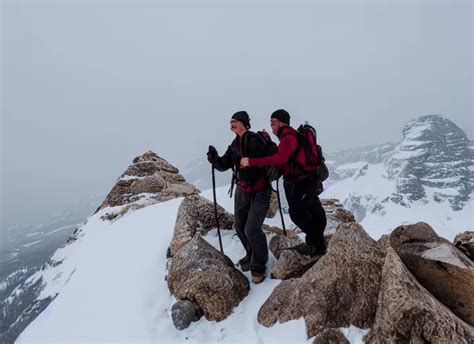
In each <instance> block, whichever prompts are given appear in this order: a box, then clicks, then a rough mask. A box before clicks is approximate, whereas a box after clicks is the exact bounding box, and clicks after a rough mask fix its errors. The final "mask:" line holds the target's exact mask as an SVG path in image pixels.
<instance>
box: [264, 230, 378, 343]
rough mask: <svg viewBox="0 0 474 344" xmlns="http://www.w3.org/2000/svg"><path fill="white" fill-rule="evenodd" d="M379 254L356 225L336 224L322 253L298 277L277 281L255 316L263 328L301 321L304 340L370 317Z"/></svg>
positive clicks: (365, 321) (362, 323) (373, 308)
mask: <svg viewBox="0 0 474 344" xmlns="http://www.w3.org/2000/svg"><path fill="white" fill-rule="evenodd" d="M383 256H384V253H383V252H382V250H381V249H380V247H379V246H378V245H377V243H376V242H375V241H374V240H373V239H372V238H370V237H369V235H368V234H367V233H366V232H365V231H364V229H363V228H362V227H361V226H360V225H359V224H357V223H345V224H342V225H341V226H340V227H339V229H338V230H337V231H336V233H335V234H334V236H333V238H332V239H331V241H330V242H329V246H328V253H327V254H326V255H325V256H323V257H322V258H321V259H320V260H319V261H318V262H317V263H316V264H314V265H313V267H312V268H310V269H309V270H308V271H307V272H306V273H305V274H304V275H303V276H302V277H301V278H293V279H289V280H285V281H283V282H281V283H280V284H279V285H278V286H277V287H276V288H275V289H274V291H273V292H272V294H271V295H270V297H269V298H268V299H267V300H266V302H265V303H264V305H263V306H262V307H261V309H260V311H259V313H258V321H259V323H260V324H262V325H264V326H272V325H273V324H274V323H275V322H277V321H279V322H285V321H289V320H294V319H298V318H300V317H304V320H305V323H306V331H307V334H308V337H312V336H315V335H316V334H318V333H320V332H321V331H323V330H325V329H328V328H339V327H344V326H349V325H350V324H353V325H355V326H357V327H360V328H369V327H370V326H371V325H372V323H373V320H374V318H375V311H376V308H377V296H378V291H379V285H380V276H381V272H382V266H383Z"/></svg>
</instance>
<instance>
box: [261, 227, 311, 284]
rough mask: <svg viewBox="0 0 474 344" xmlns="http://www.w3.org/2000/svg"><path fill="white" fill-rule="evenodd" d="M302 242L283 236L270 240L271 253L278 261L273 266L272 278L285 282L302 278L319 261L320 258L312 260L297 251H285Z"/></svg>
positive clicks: (276, 236)
mask: <svg viewBox="0 0 474 344" xmlns="http://www.w3.org/2000/svg"><path fill="white" fill-rule="evenodd" d="M302 242H303V241H302V240H301V239H299V238H298V237H297V238H293V239H292V238H289V237H285V236H283V235H275V236H274V237H273V238H271V239H270V244H269V246H270V251H271V252H272V253H273V255H274V256H275V258H277V261H276V262H275V264H273V268H272V272H271V276H272V278H278V279H283V280H284V279H289V278H293V277H301V276H302V275H303V274H304V273H305V272H306V271H308V269H309V268H310V267H312V266H313V265H314V263H316V262H317V261H318V259H319V257H315V258H310V257H308V256H303V255H301V254H299V253H298V252H297V251H295V250H285V248H288V247H293V246H296V245H298V244H301V243H302ZM282 249H283V250H282Z"/></svg>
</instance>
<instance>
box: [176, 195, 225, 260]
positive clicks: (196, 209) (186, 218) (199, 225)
mask: <svg viewBox="0 0 474 344" xmlns="http://www.w3.org/2000/svg"><path fill="white" fill-rule="evenodd" d="M217 216H218V218H219V227H220V228H221V229H232V228H233V224H234V216H233V215H232V214H230V213H229V212H227V211H226V210H225V209H224V208H222V207H221V206H219V205H218V206H217ZM212 228H216V218H215V212H214V203H213V202H211V201H209V200H207V199H206V198H204V197H202V196H200V195H192V196H188V197H186V198H185V199H184V200H183V201H182V202H181V205H180V206H179V209H178V215H177V217H176V223H175V226H174V232H173V239H172V240H171V244H170V255H171V256H173V255H174V254H175V253H176V252H178V250H179V249H180V248H181V247H183V246H184V245H186V244H187V243H188V242H189V241H191V240H192V238H193V237H194V236H195V235H196V233H199V234H200V235H205V234H206V233H207V232H208V231H209V230H210V229H212Z"/></svg>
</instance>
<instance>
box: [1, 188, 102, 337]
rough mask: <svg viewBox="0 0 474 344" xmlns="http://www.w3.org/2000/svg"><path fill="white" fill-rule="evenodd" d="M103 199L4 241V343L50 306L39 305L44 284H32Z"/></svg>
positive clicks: (11, 233) (12, 232)
mask: <svg viewBox="0 0 474 344" xmlns="http://www.w3.org/2000/svg"><path fill="white" fill-rule="evenodd" d="M101 197H103V195H95V196H93V197H90V198H88V199H85V200H79V201H76V202H74V203H72V204H71V206H70V209H68V210H66V211H57V212H55V213H54V214H51V215H50V216H48V220H47V221H44V223H37V224H21V225H14V226H11V227H9V228H7V229H6V230H5V232H4V233H5V236H4V239H5V240H1V241H0V246H1V247H0V342H2V343H3V342H6V343H8V342H12V341H13V340H14V338H16V337H17V336H18V334H19V333H20V332H21V331H22V330H23V329H24V328H25V326H26V325H27V324H28V322H29V321H30V319H32V318H34V316H36V314H37V313H38V312H39V311H41V310H42V309H43V307H45V305H47V304H48V301H47V300H45V301H42V302H35V300H36V297H37V296H38V294H39V293H40V289H41V285H40V283H28V282H27V281H28V279H29V277H30V276H32V275H33V274H34V273H36V272H37V271H39V270H40V269H41V267H42V265H43V264H45V263H46V262H47V261H48V259H49V258H50V257H51V255H52V254H53V253H54V252H55V251H56V250H57V249H58V248H59V247H62V246H64V245H65V243H66V241H67V239H68V237H69V236H70V235H71V234H72V233H73V231H74V230H75V229H76V228H78V227H79V226H80V224H81V223H82V222H83V221H84V219H86V218H87V217H88V216H89V215H90V214H92V213H93V211H94V210H95V209H96V208H97V205H98V204H99V203H100V202H99V199H100V198H101Z"/></svg>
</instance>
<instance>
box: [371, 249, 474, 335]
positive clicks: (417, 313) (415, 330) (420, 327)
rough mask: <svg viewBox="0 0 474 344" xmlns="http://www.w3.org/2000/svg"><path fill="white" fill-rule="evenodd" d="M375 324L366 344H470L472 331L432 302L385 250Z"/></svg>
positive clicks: (391, 254) (441, 306)
mask: <svg viewBox="0 0 474 344" xmlns="http://www.w3.org/2000/svg"><path fill="white" fill-rule="evenodd" d="M377 304H378V307H377V315H376V318H375V323H374V326H373V328H372V329H371V331H370V332H369V334H368V335H367V336H366V337H365V342H366V343H374V344H375V343H377V344H379V343H473V342H474V331H473V328H472V326H469V325H468V324H466V323H465V322H464V321H462V320H461V319H459V318H458V317H457V316H456V315H454V314H453V313H452V312H451V311H450V310H449V309H448V308H447V307H446V306H444V305H443V304H441V303H440V302H439V301H438V300H436V299H435V298H434V297H433V296H432V295H431V294H430V293H429V292H428V291H427V290H426V289H425V288H424V287H423V286H422V285H421V284H420V283H418V281H417V280H416V279H415V278H414V277H413V275H412V274H411V273H410V272H409V271H408V269H407V268H406V267H405V265H404V264H403V262H402V261H401V259H400V257H399V256H398V255H397V253H396V252H395V251H394V250H393V249H392V248H390V247H389V248H388V249H387V255H386V258H385V264H384V267H383V272H382V283H381V287H380V294H379V296H378V302H377Z"/></svg>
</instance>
